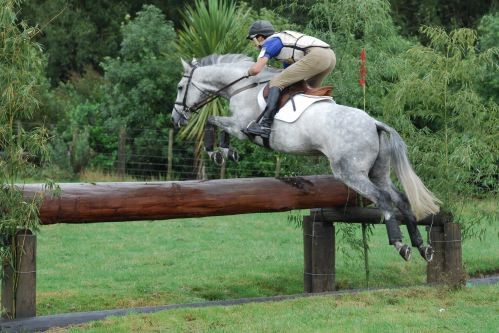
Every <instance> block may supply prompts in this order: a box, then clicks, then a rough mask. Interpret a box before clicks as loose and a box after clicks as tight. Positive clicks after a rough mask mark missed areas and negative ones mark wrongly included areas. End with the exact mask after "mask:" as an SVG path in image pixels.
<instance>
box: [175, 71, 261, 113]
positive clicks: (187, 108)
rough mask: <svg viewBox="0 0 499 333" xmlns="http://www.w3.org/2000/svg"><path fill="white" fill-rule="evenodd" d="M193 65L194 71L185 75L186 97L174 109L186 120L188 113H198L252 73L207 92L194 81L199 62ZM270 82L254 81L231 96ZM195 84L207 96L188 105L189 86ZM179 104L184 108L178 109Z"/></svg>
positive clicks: (176, 103)
mask: <svg viewBox="0 0 499 333" xmlns="http://www.w3.org/2000/svg"><path fill="white" fill-rule="evenodd" d="M191 66H192V71H191V72H190V73H189V75H183V77H185V78H187V84H186V85H185V93H184V98H183V100H182V102H181V103H180V102H175V106H174V107H173V109H174V110H175V112H177V113H178V114H180V115H181V116H182V118H184V119H185V120H189V115H188V113H197V111H198V110H199V109H201V108H202V107H203V106H205V105H206V104H208V103H210V102H212V101H213V100H215V99H216V98H218V97H220V96H221V93H222V92H223V91H224V90H226V89H227V88H230V87H231V86H233V85H234V84H236V83H238V82H239V81H242V80H244V79H247V78H249V77H250V75H244V76H242V77H240V78H238V79H236V80H234V81H232V82H230V83H228V84H227V85H225V86H223V87H222V88H220V89H218V90H217V91H215V92H213V93H207V92H205V91H203V90H202V89H201V88H199V87H198V86H197V85H196V84H195V83H194V82H192V77H193V75H194V71H195V70H196V69H197V68H198V66H197V63H191ZM267 82H269V80H266V81H261V82H253V83H251V84H248V85H246V86H244V87H242V88H239V89H237V90H236V91H235V92H234V93H233V94H232V95H231V96H230V97H232V96H234V95H237V94H239V93H240V92H242V91H244V90H247V89H251V88H254V87H256V86H258V85H260V84H262V83H267ZM191 85H192V86H193V87H194V88H196V89H197V90H199V91H200V92H201V94H203V95H204V96H205V97H206V98H205V99H203V100H201V101H200V102H198V103H195V104H194V105H191V106H188V105H187V104H186V101H187V94H188V92H189V87H190V86H191ZM177 105H179V106H182V107H183V109H182V110H178V109H177Z"/></svg>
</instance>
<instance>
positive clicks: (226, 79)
mask: <svg viewBox="0 0 499 333" xmlns="http://www.w3.org/2000/svg"><path fill="white" fill-rule="evenodd" d="M181 62H182V66H183V69H184V73H183V77H182V78H181V80H180V82H179V83H178V92H177V97H176V101H175V104H174V107H173V110H172V122H173V123H174V125H175V127H177V128H178V127H181V126H185V125H186V124H187V123H188V121H189V119H190V117H191V116H192V113H193V112H197V111H198V110H199V109H200V108H201V107H202V106H204V105H205V104H207V103H209V102H211V101H212V100H213V99H215V98H218V97H222V98H225V99H227V100H228V101H229V116H211V117H209V118H208V120H207V127H212V128H214V127H218V128H220V129H221V130H223V131H224V133H227V134H228V135H231V136H234V137H236V138H238V139H240V140H246V139H248V140H251V141H252V142H253V143H255V144H257V145H261V146H263V145H265V146H268V147H269V148H270V149H273V150H275V151H279V152H284V153H290V154H300V155H316V154H323V155H325V156H326V157H327V158H328V160H329V162H330V166H331V170H332V173H333V175H334V176H335V177H337V178H339V179H340V180H341V181H342V182H343V183H345V184H346V185H347V186H348V187H349V188H351V189H353V190H354V191H356V192H357V193H358V194H360V195H361V196H363V197H365V198H367V199H369V200H370V201H371V202H373V203H374V204H375V205H376V206H377V207H378V208H379V209H380V211H381V212H382V216H383V218H384V222H385V224H386V229H387V234H388V241H389V244H390V245H393V246H394V248H395V250H396V251H397V252H398V253H399V254H400V255H401V256H402V258H403V259H405V260H406V261H408V260H409V259H410V258H411V246H409V245H406V244H404V243H403V242H402V233H401V231H400V227H399V225H398V223H397V221H396V218H395V216H396V210H398V211H399V212H400V213H401V215H402V217H403V218H404V220H405V224H406V225H407V229H408V233H409V236H410V239H411V245H412V246H413V247H416V248H417V249H418V250H419V253H420V255H421V256H422V257H423V259H425V260H426V261H427V262H430V261H431V260H432V258H433V253H434V251H433V249H432V247H431V246H430V245H425V244H424V242H423V239H422V237H421V234H420V232H419V230H418V228H417V221H418V220H419V219H422V218H424V217H426V216H428V215H430V214H436V213H437V212H438V211H439V203H440V201H439V200H438V199H437V198H436V197H435V196H434V195H433V194H432V193H431V192H430V191H429V190H428V189H427V188H426V187H425V185H424V184H423V182H422V181H421V179H420V178H419V177H418V176H417V175H416V173H415V171H414V170H413V168H412V166H411V163H410V161H409V159H408V156H407V147H406V144H405V142H404V141H403V139H402V138H401V136H400V135H399V134H398V133H397V131H396V130H395V129H393V128H391V127H390V126H388V125H387V124H384V123H382V122H380V121H378V120H376V119H374V118H373V117H371V116H369V115H368V114H367V113H366V112H365V111H363V110H360V109H357V108H353V107H349V106H344V105H339V104H336V103H335V102H334V101H332V100H325V101H319V102H316V103H313V104H312V105H311V106H309V107H308V108H307V109H306V110H305V112H303V114H302V115H301V116H300V117H299V118H298V119H297V120H296V121H294V122H292V123H289V122H284V121H280V120H277V119H276V120H274V122H273V125H272V130H271V135H270V138H269V139H268V142H264V140H262V138H260V137H254V136H248V135H246V134H244V133H243V130H244V129H245V128H246V126H247V124H248V123H250V122H251V121H253V120H255V119H257V118H258V116H259V115H260V113H261V109H260V107H259V106H258V103H257V95H258V93H259V91H260V90H261V89H262V87H263V85H264V84H266V83H267V82H268V81H269V80H270V79H271V78H272V77H273V76H275V75H277V74H278V73H279V70H277V69H274V68H270V67H267V68H266V69H265V70H264V71H262V72H261V73H260V74H259V75H257V76H249V75H248V74H247V73H248V69H249V68H250V66H251V65H252V64H254V61H253V60H252V59H251V58H250V57H248V56H246V55H241V54H226V55H217V54H213V55H210V56H207V57H204V58H202V59H199V60H196V59H193V60H192V61H190V62H186V61H184V60H183V59H181ZM211 148H212V147H210V149H211ZM210 149H208V148H207V151H210ZM227 152H228V150H227V148H226V149H225V153H226V154H227ZM391 166H393V167H394V169H395V174H396V176H397V177H398V179H399V181H400V183H401V184H402V187H403V189H404V192H405V193H404V192H402V191H400V190H399V189H398V188H397V187H395V185H394V184H393V182H392V180H391V179H390V167H391Z"/></svg>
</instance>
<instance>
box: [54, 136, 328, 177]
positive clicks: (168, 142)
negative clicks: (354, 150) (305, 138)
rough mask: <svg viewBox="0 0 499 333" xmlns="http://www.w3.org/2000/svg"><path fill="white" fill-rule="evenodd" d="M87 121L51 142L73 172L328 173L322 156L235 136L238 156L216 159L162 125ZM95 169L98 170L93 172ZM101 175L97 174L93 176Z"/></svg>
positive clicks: (143, 174) (130, 174) (58, 157)
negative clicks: (99, 127) (111, 126)
mask: <svg viewBox="0 0 499 333" xmlns="http://www.w3.org/2000/svg"><path fill="white" fill-rule="evenodd" d="M94 132H95V131H94V129H93V128H90V127H85V126H82V127H76V128H72V129H71V133H72V137H71V139H69V138H68V135H66V138H57V134H54V137H55V138H56V140H53V142H51V145H52V146H53V147H56V146H57V148H54V149H53V152H54V153H53V155H54V156H53V157H54V158H53V160H54V161H59V164H60V165H65V166H66V167H69V168H71V169H72V171H73V172H74V173H81V172H92V171H94V172H95V173H96V174H98V173H99V172H101V173H103V174H105V175H107V176H109V175H114V176H117V177H118V178H121V179H130V178H131V179H136V180H189V179H219V178H239V177H261V176H266V177H268V176H276V177H279V176H303V175H312V174H326V173H329V172H330V171H329V170H330V169H329V163H328V161H327V159H326V158H325V157H321V156H308V157H303V156H301V157H297V156H291V155H287V154H282V153H276V152H273V151H271V150H268V149H265V148H261V147H257V146H256V145H253V144H250V143H248V142H247V143H243V142H242V141H240V140H236V139H233V140H232V142H231V143H232V144H233V145H231V146H234V149H235V150H238V152H239V154H240V161H239V162H237V163H236V162H234V161H230V160H225V162H224V163H222V164H220V165H217V164H215V163H214V162H213V161H211V160H210V159H209V158H208V154H207V153H206V152H204V150H201V152H198V153H196V149H195V147H196V145H197V144H198V143H197V142H195V141H192V140H182V139H181V138H180V137H179V136H178V133H174V132H173V130H171V129H168V128H164V129H157V128H143V127H141V128H126V129H125V128H124V127H122V128H120V129H119V130H115V131H107V132H105V133H98V135H96V134H95V133H94ZM96 171H97V172H96ZM97 181H99V180H97Z"/></svg>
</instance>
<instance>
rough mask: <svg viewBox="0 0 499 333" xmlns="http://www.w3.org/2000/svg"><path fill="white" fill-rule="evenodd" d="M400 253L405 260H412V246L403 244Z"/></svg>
mask: <svg viewBox="0 0 499 333" xmlns="http://www.w3.org/2000/svg"><path fill="white" fill-rule="evenodd" d="M399 254H400V256H401V257H402V258H404V260H405V261H409V260H411V247H410V246H409V245H405V244H404V245H402V247H400V249H399Z"/></svg>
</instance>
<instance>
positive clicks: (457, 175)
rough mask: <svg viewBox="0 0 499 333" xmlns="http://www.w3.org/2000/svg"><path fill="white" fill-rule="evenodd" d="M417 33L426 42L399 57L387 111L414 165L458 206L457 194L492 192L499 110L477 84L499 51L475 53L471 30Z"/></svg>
mask: <svg viewBox="0 0 499 333" xmlns="http://www.w3.org/2000/svg"><path fill="white" fill-rule="evenodd" d="M421 32H422V33H424V34H425V35H426V36H427V38H428V39H429V41H430V44H429V46H422V45H419V46H415V47H413V48H411V49H410V50H408V51H407V52H406V53H405V54H403V55H402V57H401V58H400V63H399V66H398V71H399V78H400V79H399V81H398V82H397V84H396V85H394V87H393V89H392V90H391V92H390V94H389V96H387V98H386V99H385V106H386V108H385V117H386V118H387V119H390V120H391V122H392V124H393V125H394V126H395V127H396V128H398V129H399V130H401V131H402V132H403V133H404V134H405V136H406V137H407V138H408V140H410V141H409V142H410V147H411V155H412V156H413V159H414V161H415V163H416V164H417V169H418V170H419V171H420V172H421V173H422V175H423V177H424V178H425V179H426V180H428V181H429V182H430V184H431V188H433V189H435V190H437V191H438V192H439V193H440V194H441V197H442V198H443V199H445V200H444V201H445V203H446V205H447V206H448V207H450V208H455V207H456V204H457V203H458V202H459V199H458V198H464V197H469V196H472V195H478V194H482V193H486V192H488V193H490V192H492V193H497V181H498V179H497V174H498V170H497V156H498V153H499V149H498V148H499V147H498V141H497V124H498V123H499V108H498V105H497V104H496V103H495V102H493V101H491V100H484V99H483V98H482V97H481V96H480V94H479V93H478V87H480V85H481V82H483V79H484V78H485V75H486V74H487V68H489V66H494V69H495V70H496V71H497V64H496V65H493V60H494V59H495V58H496V57H497V54H498V49H497V48H490V49H486V50H481V51H480V52H479V51H478V50H477V34H476V31H474V30H471V29H464V28H463V29H458V30H453V31H451V32H450V33H447V32H446V31H445V30H444V29H442V28H435V27H422V28H421ZM456 198H457V199H458V200H457V201H456ZM453 211H456V209H453Z"/></svg>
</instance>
